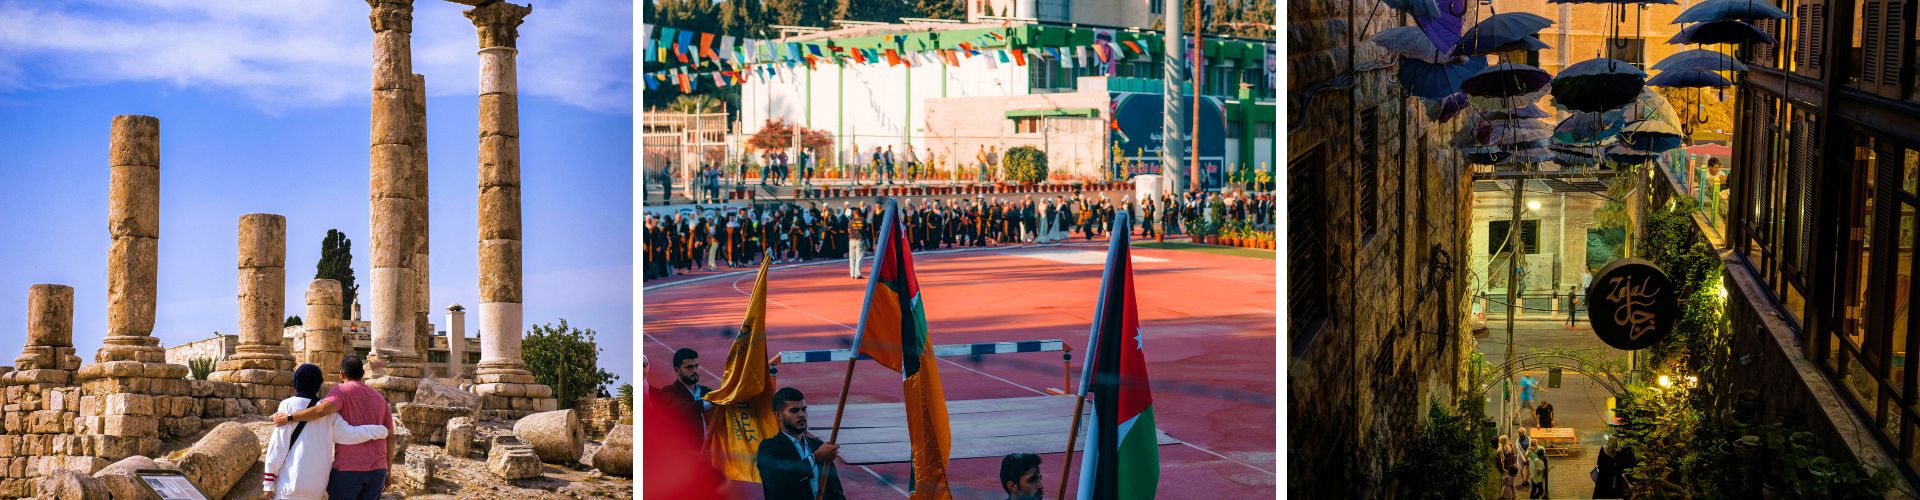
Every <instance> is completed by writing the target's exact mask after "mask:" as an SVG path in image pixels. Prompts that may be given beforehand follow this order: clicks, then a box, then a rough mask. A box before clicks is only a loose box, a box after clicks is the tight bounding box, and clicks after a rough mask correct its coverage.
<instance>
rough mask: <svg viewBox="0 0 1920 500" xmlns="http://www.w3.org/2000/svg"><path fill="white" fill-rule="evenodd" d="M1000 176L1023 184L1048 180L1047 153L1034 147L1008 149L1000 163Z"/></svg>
mask: <svg viewBox="0 0 1920 500" xmlns="http://www.w3.org/2000/svg"><path fill="white" fill-rule="evenodd" d="M1000 176H1001V178H1002V179H1008V180H1012V181H1016V182H1020V183H1022V184H1034V183H1039V182H1045V181H1046V180H1047V153H1046V152H1044V151H1041V150H1040V148H1036V147H1033V146H1018V147H1013V148H1007V155H1006V157H1004V158H1002V159H1001V162H1000Z"/></svg>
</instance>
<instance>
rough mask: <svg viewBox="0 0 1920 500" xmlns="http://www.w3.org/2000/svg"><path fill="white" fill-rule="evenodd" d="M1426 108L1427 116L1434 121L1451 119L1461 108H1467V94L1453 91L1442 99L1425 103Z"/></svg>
mask: <svg viewBox="0 0 1920 500" xmlns="http://www.w3.org/2000/svg"><path fill="white" fill-rule="evenodd" d="M1427 108H1428V111H1427V116H1428V117H1430V118H1433V119H1434V121H1440V122H1445V121H1449V120H1452V119H1453V117H1454V116H1457V115H1459V114H1460V111H1461V110H1464V109H1467V94H1465V93H1462V92H1454V93H1453V94H1451V95H1448V96H1447V97H1445V98H1443V99H1440V100H1437V101H1433V102H1430V103H1427Z"/></svg>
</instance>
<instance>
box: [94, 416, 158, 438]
mask: <svg viewBox="0 0 1920 500" xmlns="http://www.w3.org/2000/svg"><path fill="white" fill-rule="evenodd" d="M158 432H160V421H159V420H158V419H155V418H153V417H149V416H141V415H107V416H104V417H100V433H101V434H106V435H109V436H152V435H154V434H155V433H158Z"/></svg>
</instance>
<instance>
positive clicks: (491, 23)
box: [462, 2, 533, 49]
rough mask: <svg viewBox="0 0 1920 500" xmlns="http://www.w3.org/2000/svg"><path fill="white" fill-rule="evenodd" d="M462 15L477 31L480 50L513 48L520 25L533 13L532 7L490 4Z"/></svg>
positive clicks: (505, 3)
mask: <svg viewBox="0 0 1920 500" xmlns="http://www.w3.org/2000/svg"><path fill="white" fill-rule="evenodd" d="M462 13H464V14H466V15H467V19H470V20H472V21H473V27H474V28H476V29H478V30H479V32H480V48H483V49H485V48H490V47H513V40H514V39H515V38H519V37H520V23H521V22H524V21H526V19H527V14H530V13H533V7H531V6H522V5H514V4H510V3H507V2H491V3H487V4H484V5H481V6H479V7H474V8H472V9H467V10H466V11H463V12H462Z"/></svg>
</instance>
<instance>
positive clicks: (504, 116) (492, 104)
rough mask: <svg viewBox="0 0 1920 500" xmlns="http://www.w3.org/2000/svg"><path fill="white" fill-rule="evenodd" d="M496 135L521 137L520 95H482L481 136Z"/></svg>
mask: <svg viewBox="0 0 1920 500" xmlns="http://www.w3.org/2000/svg"><path fill="white" fill-rule="evenodd" d="M496 135H504V136H511V137H520V104H519V97H518V95H516V94H481V95H480V137H489V136H496Z"/></svg>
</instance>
